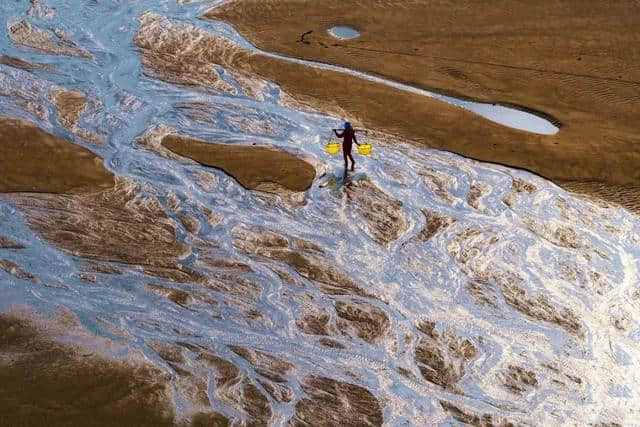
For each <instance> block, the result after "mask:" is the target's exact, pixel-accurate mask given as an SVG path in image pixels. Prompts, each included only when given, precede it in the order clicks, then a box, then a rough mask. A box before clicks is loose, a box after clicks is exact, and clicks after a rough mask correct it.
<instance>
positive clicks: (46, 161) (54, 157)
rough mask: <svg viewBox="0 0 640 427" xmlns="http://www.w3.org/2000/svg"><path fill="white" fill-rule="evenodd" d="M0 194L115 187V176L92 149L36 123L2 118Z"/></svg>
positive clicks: (80, 190)
mask: <svg viewBox="0 0 640 427" xmlns="http://www.w3.org/2000/svg"><path fill="white" fill-rule="evenodd" d="M0 169H1V170H2V174H1V175H0V193H7V192H37V193H67V194H70V193H79V192H86V191H99V190H102V189H107V188H111V187H113V186H114V184H115V182H114V176H113V174H112V173H111V172H109V171H107V170H106V169H105V168H104V166H103V164H102V159H101V158H100V157H98V156H96V155H95V154H93V153H92V152H91V151H89V150H87V149H86V148H83V147H81V146H79V145H75V144H73V143H71V142H69V141H65V140H63V139H60V138H57V137H55V136H53V135H50V134H48V133H46V132H44V131H43V130H42V129H40V128H38V127H37V126H35V125H34V124H33V123H31V122H29V121H26V120H22V119H16V118H9V117H0Z"/></svg>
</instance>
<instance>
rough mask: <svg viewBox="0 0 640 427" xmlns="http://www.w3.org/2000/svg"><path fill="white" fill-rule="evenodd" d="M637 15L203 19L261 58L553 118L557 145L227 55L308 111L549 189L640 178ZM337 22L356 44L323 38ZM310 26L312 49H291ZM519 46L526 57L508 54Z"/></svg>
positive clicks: (375, 12)
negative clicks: (523, 174) (338, 114)
mask: <svg viewBox="0 0 640 427" xmlns="http://www.w3.org/2000/svg"><path fill="white" fill-rule="evenodd" d="M636 15H637V4H636V2H635V1H633V0H624V1H619V2H616V3H615V4H609V3H598V4H593V5H590V7H588V8H585V7H584V2H582V1H580V0H570V1H565V2H561V3H556V4H553V5H550V4H549V3H548V2H546V1H544V0H534V1H530V2H523V3H519V4H517V5H514V4H512V3H511V2H508V1H507V0H501V1H497V2H492V3H490V4H484V3H480V2H478V3H464V4H461V3H459V2H455V1H454V0H445V1H441V2H437V3H434V2H429V1H426V0H419V1H415V2H410V3H405V2H403V3H402V7H400V6H399V4H398V2H395V1H391V0H375V1H371V2H367V4H366V6H363V4H362V2H361V1H360V0H347V1H343V0H331V1H326V2H322V3H321V4H320V3H313V2H311V1H297V0H266V1H254V0H235V1H232V2H228V3H225V4H223V5H222V6H219V7H216V8H213V9H211V10H210V11H209V12H207V13H206V14H205V15H204V16H205V17H207V18H211V19H222V20H225V21H227V22H229V23H230V24H232V25H233V26H234V27H235V28H237V29H238V30H239V32H240V33H241V34H242V35H243V36H244V37H246V38H247V39H248V40H249V41H250V42H251V43H253V44H255V45H256V46H258V47H259V48H262V49H265V50H267V51H272V52H278V53H282V54H284V55H288V56H292V57H299V58H306V59H310V60H315V61H320V62H325V63H333V64H339V65H343V66H346V67H348V68H352V69H357V70H361V71H365V72H370V73H373V74H377V75H383V76H386V77H388V78H390V79H392V80H395V81H400V82H403V83H407V84H410V85H416V86H419V87H423V88H436V89H437V90H440V91H442V92H445V93H448V94H453V95H458V96H461V97H466V98H473V99H476V100H481V101H486V102H489V103H493V102H497V103H501V104H504V105H515V106H518V105H521V106H525V107H526V108H528V109H530V110H533V111H541V112H544V113H546V114H547V115H549V116H551V117H554V118H555V119H556V120H557V121H559V122H560V123H561V124H562V128H561V130H560V132H559V133H557V134H556V135H553V136H540V135H533V134H529V133H525V132H518V131H514V130H512V129H507V128H504V127H501V126H498V125H494V124H492V123H489V122H487V121H486V120H484V119H481V118H479V117H477V116H474V115H472V114H471V113H469V114H467V113H466V112H463V111H460V110H459V109H455V108H451V107H450V106H447V105H444V104H443V103H438V102H430V101H429V100H425V99H419V98H417V97H414V96H413V95H410V94H406V93H399V92H397V91H395V90H393V89H389V88H381V87H378V86H377V85H375V84H368V83H363V82H359V81H358V80H357V79H354V78H351V77H350V76H344V75H335V74H332V73H330V72H324V71H318V70H308V69H306V70H304V71H303V69H304V66H296V65H295V64H291V63H285V62H282V61H278V60H277V59H271V58H265V57H261V56H260V55H242V56H241V58H238V57H231V58H228V59H227V60H226V61H227V62H229V63H231V64H232V65H237V66H238V67H240V64H239V61H237V60H238V59H241V60H242V61H243V62H246V63H248V64H245V65H244V66H243V67H242V68H243V69H244V70H248V69H251V71H252V72H254V73H255V74H257V75H260V76H262V77H263V78H266V79H268V80H274V81H276V82H278V83H279V84H281V85H282V87H283V88H284V90H285V91H286V92H288V93H289V94H290V95H292V96H293V97H295V98H296V99H299V100H301V101H303V102H305V103H308V104H310V105H311V106H313V107H314V108H316V109H320V110H323V111H330V110H332V108H333V107H334V106H339V107H340V108H341V109H343V110H344V111H346V112H347V113H348V114H346V115H347V116H349V117H355V118H358V119H359V120H360V122H361V123H362V124H363V125H364V126H366V127H369V128H378V129H380V128H381V129H387V130H390V131H393V133H397V134H398V135H401V136H403V137H405V138H408V139H411V140H415V141H417V142H419V143H421V144H425V145H428V146H430V147H435V148H442V149H446V150H450V151H454V152H457V153H460V154H463V155H465V156H468V157H472V158H476V159H479V160H485V161H490V162H497V163H503V164H507V165H510V166H515V167H521V168H525V169H529V170H532V171H534V172H537V173H539V174H541V175H543V176H545V177H547V178H550V179H553V180H555V181H556V182H559V181H560V180H574V181H598V182H602V183H603V185H606V184H614V185H618V186H622V187H624V186H627V185H636V186H637V185H638V183H640V169H639V168H638V167H637V162H638V160H637V159H638V155H639V151H640V148H639V147H640V132H639V128H638V126H639V123H640V69H638V67H636V66H635V64H637V63H638V61H640V56H638V53H637V51H636V50H634V47H635V46H636V45H637V40H638V37H639V36H640V26H638V25H637V22H636V21H637V19H636ZM336 24H348V25H350V26H353V27H355V28H357V29H358V30H359V31H360V32H361V34H360V37H358V38H356V39H354V40H343V41H336V40H335V39H334V38H333V37H332V36H331V35H330V34H328V33H327V31H326V30H327V29H328V28H330V27H332V26H333V25H336ZM425 29H428V30H425ZM309 30H313V33H311V34H309V35H308V36H307V37H305V40H306V41H307V42H308V43H297V42H296V40H298V39H299V38H300V35H301V34H303V33H305V32H308V31H309ZM407 40H411V43H410V44H409V43H407ZM576 40H580V43H577V42H576ZM518 46H526V49H518V48H515V49H514V47H518ZM603 52H606V55H605V54H602V53H603ZM221 56H223V55H221ZM228 56H230V55H228ZM223 60H224V59H223ZM334 100H335V101H334ZM376 100H378V101H379V102H374V101H376ZM390 106H391V107H390ZM393 106H402V108H395V107H393ZM342 116H344V115H342ZM611 165H616V166H615V167H611ZM637 199H638V197H637V196H636V197H635V198H634V200H637Z"/></svg>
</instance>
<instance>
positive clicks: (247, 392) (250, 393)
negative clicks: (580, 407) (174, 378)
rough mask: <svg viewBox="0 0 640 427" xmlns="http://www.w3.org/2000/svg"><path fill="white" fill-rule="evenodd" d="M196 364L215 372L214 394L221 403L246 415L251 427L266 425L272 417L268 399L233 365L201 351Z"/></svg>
mask: <svg viewBox="0 0 640 427" xmlns="http://www.w3.org/2000/svg"><path fill="white" fill-rule="evenodd" d="M196 360H197V362H198V363H199V364H201V365H203V366H206V367H211V368H213V369H215V371H216V374H217V375H216V388H215V394H216V396H217V397H218V399H220V400H221V401H222V402H224V403H225V404H227V405H230V406H232V407H234V408H235V409H237V410H238V411H241V412H243V413H246V414H247V416H248V417H249V419H250V422H251V424H252V425H267V424H268V423H269V421H270V420H271V418H272V416H273V411H272V409H271V405H270V404H269V401H268V399H267V398H266V397H265V396H264V395H263V394H262V393H261V392H260V390H259V389H258V387H256V386H255V384H253V383H252V382H251V380H250V379H249V378H248V377H247V376H246V375H245V374H244V373H243V372H241V371H240V369H238V368H237V367H236V366H235V365H234V364H233V363H231V362H229V361H228V360H225V359H223V358H221V357H219V356H217V355H215V354H213V353H211V352H208V351H201V352H200V353H199V354H198V356H197V359H196Z"/></svg>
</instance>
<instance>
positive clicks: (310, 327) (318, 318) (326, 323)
mask: <svg viewBox="0 0 640 427" xmlns="http://www.w3.org/2000/svg"><path fill="white" fill-rule="evenodd" d="M296 326H297V327H298V328H299V329H300V330H301V331H303V332H305V333H307V334H312V335H332V333H333V332H334V329H335V328H333V326H332V324H331V314H330V313H329V312H328V311H326V310H322V311H309V312H307V313H305V314H304V316H302V317H301V318H299V319H297V320H296Z"/></svg>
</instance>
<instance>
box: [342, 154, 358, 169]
mask: <svg viewBox="0 0 640 427" xmlns="http://www.w3.org/2000/svg"><path fill="white" fill-rule="evenodd" d="M342 155H343V157H344V174H345V175H346V174H347V170H349V159H351V171H352V172H353V170H354V168H355V166H356V162H355V161H354V160H353V156H352V155H351V150H349V151H346V150H342Z"/></svg>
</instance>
